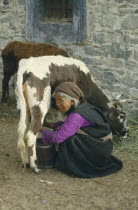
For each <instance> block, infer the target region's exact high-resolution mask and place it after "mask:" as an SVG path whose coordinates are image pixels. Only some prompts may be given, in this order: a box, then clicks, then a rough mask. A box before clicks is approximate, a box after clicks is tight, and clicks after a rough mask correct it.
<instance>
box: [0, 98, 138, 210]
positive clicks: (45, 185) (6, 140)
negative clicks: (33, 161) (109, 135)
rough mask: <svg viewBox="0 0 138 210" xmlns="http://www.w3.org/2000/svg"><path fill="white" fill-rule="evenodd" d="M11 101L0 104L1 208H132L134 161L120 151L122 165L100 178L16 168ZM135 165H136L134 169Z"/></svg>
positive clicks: (136, 192)
mask: <svg viewBox="0 0 138 210" xmlns="http://www.w3.org/2000/svg"><path fill="white" fill-rule="evenodd" d="M18 120H19V118H18V114H17V111H16V105H15V101H14V100H11V101H10V102H9V104H8V105H0V209H1V210H38V209H39V210H43V209H45V210H136V209H138V203H137V201H138V197H137V196H138V182H137V177H138V176H137V168H138V167H137V166H138V160H135V159H134V158H132V157H130V156H129V155H123V154H120V155H119V156H118V157H119V158H120V159H121V160H122V161H123V163H124V168H123V169H122V170H121V171H120V172H118V173H116V174H113V175H110V176H107V177H104V178H95V179H78V178H74V177H71V176H68V175H66V174H63V173H61V172H59V171H57V170H56V169H47V170H42V172H41V173H40V174H35V173H34V172H33V171H32V170H31V169H26V170H23V169H22V168H20V164H21V162H20V158H19V156H18V154H17V150H16V144H17V133H16V132H17V124H18ZM136 167H137V168H136Z"/></svg>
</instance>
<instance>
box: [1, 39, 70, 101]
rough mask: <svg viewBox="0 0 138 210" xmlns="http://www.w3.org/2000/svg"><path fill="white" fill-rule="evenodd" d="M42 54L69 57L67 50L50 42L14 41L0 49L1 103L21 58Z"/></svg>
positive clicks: (7, 93)
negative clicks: (0, 68) (0, 74)
mask: <svg viewBox="0 0 138 210" xmlns="http://www.w3.org/2000/svg"><path fill="white" fill-rule="evenodd" d="M43 55H62V56H65V57H69V56H68V54H67V52H66V51H65V50H63V49H60V48H58V47H56V46H54V45H51V44H45V43H30V42H20V41H14V42H11V43H9V44H8V45H7V46H6V47H5V48H4V49H3V50H2V60H3V75H4V77H3V80H2V98H1V102H2V103H7V100H8V97H9V85H8V83H9V80H10V78H11V76H13V75H15V74H16V73H17V70H18V63H19V61H20V60H21V59H23V58H30V57H38V56H43Z"/></svg>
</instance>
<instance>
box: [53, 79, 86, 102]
mask: <svg viewBox="0 0 138 210" xmlns="http://www.w3.org/2000/svg"><path fill="white" fill-rule="evenodd" d="M58 92H63V93H65V94H67V95H69V96H71V97H72V98H75V99H77V100H79V101H82V100H83V101H84V98H85V96H84V94H83V92H82V90H81V89H80V88H79V87H78V86H77V85H76V84H75V83H73V82H62V83H61V84H59V85H58V86H57V87H56V88H55V90H54V93H58Z"/></svg>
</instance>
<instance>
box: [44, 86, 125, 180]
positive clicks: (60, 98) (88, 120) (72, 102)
mask: <svg viewBox="0 0 138 210" xmlns="http://www.w3.org/2000/svg"><path fill="white" fill-rule="evenodd" d="M53 98H54V100H55V104H56V107H57V108H58V110H59V111H60V113H62V114H65V115H66V116H67V117H66V120H65V121H64V122H61V121H60V122H57V123H48V122H45V126H46V127H49V128H53V131H51V130H49V129H45V128H42V129H41V132H42V140H43V143H44V144H51V143H54V144H59V151H58V152H57V157H56V161H55V167H56V168H57V169H58V170H61V171H62V172H65V173H67V174H70V175H74V176H75V177H80V178H92V177H102V176H106V175H109V174H112V173H115V172H117V171H119V170H120V169H121V168H122V162H121V161H120V160H119V159H117V158H116V157H114V156H113V155H112V150H113V143H112V133H111V130H110V127H109V124H108V122H107V119H106V117H105V116H104V114H103V113H102V111H101V110H100V109H98V108H97V107H95V106H93V105H92V104H89V103H87V102H86V101H85V98H84V94H83V92H82V91H81V89H80V88H79V87H78V86H77V85H76V84H74V83H72V82H63V83H61V84H60V85H58V86H57V87H56V89H55V91H54V94H53Z"/></svg>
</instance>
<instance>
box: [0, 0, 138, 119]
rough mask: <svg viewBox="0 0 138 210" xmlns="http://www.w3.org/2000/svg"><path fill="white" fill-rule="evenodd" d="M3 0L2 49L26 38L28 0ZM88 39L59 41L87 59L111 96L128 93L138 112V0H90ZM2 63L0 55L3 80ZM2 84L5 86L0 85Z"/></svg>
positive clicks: (0, 13)
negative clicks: (75, 41) (73, 41)
mask: <svg viewBox="0 0 138 210" xmlns="http://www.w3.org/2000/svg"><path fill="white" fill-rule="evenodd" d="M5 2H8V3H9V4H8V3H7V4H6V5H4V4H3V1H1V0H0V51H1V50H2V49H3V48H4V47H5V46H6V44H7V43H9V42H11V41H13V40H22V41H25V40H26V36H25V32H26V4H25V0H6V1H5ZM86 4H87V14H88V15H87V39H86V41H85V42H83V43H81V44H75V43H69V44H67V43H66V44H65V43H58V45H59V46H60V47H62V48H64V49H66V50H67V52H68V53H69V54H70V56H73V57H75V58H79V59H81V60H83V61H85V62H86V64H87V65H88V67H89V68H90V70H91V72H92V75H93V77H94V79H95V80H96V81H97V83H98V84H99V85H100V86H101V87H102V89H103V90H104V91H105V92H106V93H107V94H108V95H109V96H111V97H115V96H117V95H118V94H124V96H123V98H127V99H128V103H127V104H126V105H125V108H126V110H127V112H129V113H131V114H135V115H136V113H138V1H137V0H86ZM26 41H28V40H26ZM1 78H2V63H1V58H0V82H1ZM0 88H1V87H0Z"/></svg>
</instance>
